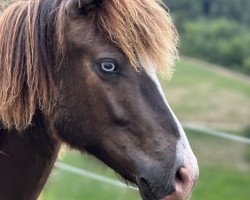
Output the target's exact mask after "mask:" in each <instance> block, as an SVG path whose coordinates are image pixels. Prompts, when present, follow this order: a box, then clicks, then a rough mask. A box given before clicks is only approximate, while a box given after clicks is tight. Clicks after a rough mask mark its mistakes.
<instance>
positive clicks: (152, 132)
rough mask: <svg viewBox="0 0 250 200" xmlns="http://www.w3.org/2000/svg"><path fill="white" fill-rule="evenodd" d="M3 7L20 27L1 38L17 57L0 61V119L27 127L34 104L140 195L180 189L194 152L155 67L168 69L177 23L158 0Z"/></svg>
mask: <svg viewBox="0 0 250 200" xmlns="http://www.w3.org/2000/svg"><path fill="white" fill-rule="evenodd" d="M37 2H38V3H37ZM32 6H33V7H32ZM33 8H34V10H32V9H33ZM12 11H13V12H12V14H10V15H7V17H5V18H3V19H5V20H6V23H7V22H8V23H10V22H11V23H12V24H15V26H16V27H20V28H18V29H16V31H15V32H14V33H13V37H16V40H14V39H13V38H12V37H10V36H8V37H7V36H6V39H5V41H4V40H1V42H2V43H4V44H5V42H6V41H10V42H8V44H10V45H12V47H13V49H15V48H16V47H15V44H18V45H19V46H21V47H25V48H24V50H23V49H21V48H20V49H16V50H15V51H13V52H14V53H13V58H16V57H18V58H19V59H13V60H14V61H13V66H14V67H12V71H9V70H8V69H7V68H1V69H2V70H1V71H3V74H6V75H5V76H4V79H3V78H2V79H1V82H2V83H3V84H2V87H3V88H7V89H6V90H5V91H8V92H7V93H4V91H3V90H1V93H0V98H1V105H0V111H1V118H2V122H3V124H4V125H5V126H7V127H8V126H14V127H16V128H19V129H22V128H26V126H27V125H28V124H29V123H31V120H32V117H33V114H34V113H35V111H36V109H40V110H41V111H42V113H43V115H44V117H45V118H46V119H47V122H49V124H50V129H51V130H53V131H54V134H56V135H57V138H60V140H62V141H64V142H65V143H67V144H69V145H70V146H71V147H73V148H76V149H78V150H80V151H82V152H88V153H90V154H92V155H94V156H96V157H97V158H98V159H100V160H101V161H103V162H104V163H105V164H107V165H108V166H109V167H111V168H112V169H114V170H115V171H116V172H117V173H119V174H120V175H121V176H122V177H123V178H125V179H126V180H128V181H130V182H132V183H134V184H136V185H138V187H139V190H140V193H141V196H142V198H143V199H144V200H158V199H166V200H182V199H184V200H186V199H188V198H189V196H190V195H191V192H192V189H193V187H194V184H195V182H196V180H197V177H198V165H197V161H196V158H195V156H194V154H193V152H192V150H191V148H190V145H189V143H188V140H187V138H186V136H185V133H184V131H183V128H182V126H181V125H180V123H179V121H178V120H177V118H176V116H175V115H174V113H173V111H172V110H171V108H170V106H169V105H168V103H167V101H166V99H165V97H164V95H163V92H162V89H161V86H160V84H159V81H158V79H157V76H156V70H157V69H160V71H161V72H164V73H165V74H167V75H170V74H171V71H172V66H173V63H174V61H175V60H176V58H177V57H178V55H177V54H178V53H177V43H178V37H177V34H176V30H175V28H174V25H173V24H172V21H171V18H170V16H169V14H168V12H167V11H166V10H165V9H164V7H163V6H162V4H161V3H160V2H159V1H155V0H131V1H128V0H63V1H62V0H54V1H52V0H43V1H34V2H33V3H29V4H27V3H24V2H22V3H20V4H18V5H17V6H16V7H12ZM15 13H21V14H18V15H17V14H15ZM17 19H18V20H19V21H18V20H17ZM27 19H28V20H27ZM9 21H10V22H9ZM15 21H17V22H15ZM5 27H7V26H3V25H2V28H1V30H0V31H1V32H3V33H6V32H9V31H10V30H11V28H10V27H9V28H8V29H7V28H5ZM5 29H6V30H5ZM4 31H5V32H4ZM8 38H9V39H8ZM13 41H16V43H15V42H13ZM30 43H33V45H30ZM55 46H57V47H58V48H54V47H55ZM7 47H8V46H7ZM4 48H5V46H4V45H3V46H2V47H1V48H0V52H4V51H6V49H4ZM7 49H8V48H7ZM58 52H59V53H58ZM1 55H2V57H1V60H2V63H3V64H6V65H7V64H9V63H10V62H9V60H8V59H6V58H5V57H4V54H3V53H1ZM34 57H35V58H34ZM46 63H47V64H46ZM48 63H49V65H48ZM21 64H22V65H21ZM20 65H21V66H22V67H20ZM26 65H27V66H28V67H25V66H26ZM55 66H56V67H55ZM15 73H19V75H18V76H16V75H15ZM20 74H22V75H20ZM12 83H15V84H12ZM13 85H16V88H15V87H13ZM20 86H23V88H22V90H20V89H18V87H20ZM8 88H9V89H8ZM19 96H20V98H21V100H20V98H19V101H18V100H17V99H18V97H19ZM18 102H19V103H18ZM48 102H49V103H48ZM52 102H53V103H52ZM4 103H5V104H4ZM6 105H8V106H6ZM16 105H19V106H16ZM32 105H33V106H32ZM48 105H49V106H48ZM15 106H16V107H15ZM4 107H5V108H6V107H7V109H3V108H4ZM48 107H49V108H48ZM18 113H19V114H18ZM20 116H21V117H20ZM24 116H25V117H24Z"/></svg>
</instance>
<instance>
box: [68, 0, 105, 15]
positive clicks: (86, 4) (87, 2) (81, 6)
mask: <svg viewBox="0 0 250 200" xmlns="http://www.w3.org/2000/svg"><path fill="white" fill-rule="evenodd" d="M100 2H101V0H68V1H67V3H66V12H67V13H68V14H69V16H71V17H74V18H75V17H79V16H87V15H88V14H89V13H90V12H91V11H93V10H94V9H95V8H96V7H97V6H98V5H99V4H100Z"/></svg>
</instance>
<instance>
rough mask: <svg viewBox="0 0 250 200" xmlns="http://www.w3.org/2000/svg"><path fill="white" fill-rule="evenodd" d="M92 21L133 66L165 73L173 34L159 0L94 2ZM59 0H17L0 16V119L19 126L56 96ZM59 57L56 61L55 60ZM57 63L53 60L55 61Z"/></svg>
mask: <svg viewBox="0 0 250 200" xmlns="http://www.w3.org/2000/svg"><path fill="white" fill-rule="evenodd" d="M100 1H101V4H102V5H101V6H97V8H96V9H95V15H94V20H93V22H94V23H96V24H95V25H96V26H97V28H99V29H100V30H101V31H102V32H103V33H104V34H106V36H107V37H108V38H109V39H110V40H111V41H113V42H114V44H116V45H117V46H118V47H119V48H120V49H121V50H122V51H123V52H124V54H125V55H126V56H127V57H128V59H129V60H130V62H131V64H132V65H133V66H134V67H135V68H136V69H138V68H141V67H144V66H142V65H140V63H139V61H138V55H139V56H140V59H141V60H143V61H144V62H145V63H147V61H149V60H150V61H153V63H154V64H155V66H157V68H159V69H160V70H161V71H162V72H163V73H164V74H166V75H167V76H170V74H171V72H172V71H173V70H172V69H173V64H174V63H175V60H176V59H177V58H178V50H177V45H178V36H177V32H176V30H175V27H174V25H173V23H172V20H171V18H170V16H169V14H168V13H167V11H166V10H165V9H164V8H163V6H162V5H163V4H162V3H161V1H160V0H133V1H128V0H96V2H97V4H99V3H98V2H100ZM65 7H66V1H65V0H28V1H20V2H19V1H18V2H16V3H14V4H12V5H11V6H10V7H8V8H7V9H6V10H5V11H4V13H3V14H2V15H1V17H0V71H1V75H0V123H1V122H2V124H3V126H4V127H5V128H7V129H11V128H15V129H17V130H23V129H25V128H26V127H28V126H29V125H30V124H31V123H32V119H33V117H34V114H35V111H36V109H38V108H39V109H40V110H42V111H43V112H48V111H49V110H50V108H51V106H52V104H53V100H54V99H55V97H56V87H55V84H54V80H53V72H54V71H55V70H56V68H57V67H59V66H57V65H58V63H59V64H60V63H61V59H62V57H63V56H64V54H65V51H66V44H67V42H66V41H65V37H64V36H65V34H64V33H65V32H64V30H65V23H66V20H65V16H66V12H65ZM59 60H60V61H59ZM58 61H59V62H58Z"/></svg>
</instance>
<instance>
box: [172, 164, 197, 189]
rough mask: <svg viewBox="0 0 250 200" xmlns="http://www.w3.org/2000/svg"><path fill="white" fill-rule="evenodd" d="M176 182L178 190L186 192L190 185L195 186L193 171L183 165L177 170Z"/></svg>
mask: <svg viewBox="0 0 250 200" xmlns="http://www.w3.org/2000/svg"><path fill="white" fill-rule="evenodd" d="M175 184H176V191H177V192H184V191H186V190H188V189H190V187H193V185H194V184H193V181H192V178H191V173H190V171H189V170H188V169H187V168H185V167H181V168H180V169H178V170H177V172H176V174H175Z"/></svg>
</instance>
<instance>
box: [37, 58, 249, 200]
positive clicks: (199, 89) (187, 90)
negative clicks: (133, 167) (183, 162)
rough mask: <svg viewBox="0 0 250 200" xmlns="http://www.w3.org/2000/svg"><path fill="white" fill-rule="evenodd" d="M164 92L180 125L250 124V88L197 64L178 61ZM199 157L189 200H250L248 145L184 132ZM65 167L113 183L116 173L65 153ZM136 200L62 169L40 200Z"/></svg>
mask: <svg viewBox="0 0 250 200" xmlns="http://www.w3.org/2000/svg"><path fill="white" fill-rule="evenodd" d="M161 83H162V85H163V90H164V92H165V94H166V96H167V99H168V101H169V102H170V104H171V105H172V108H173V110H174V112H175V113H176V114H177V116H178V118H180V119H181V121H185V122H195V123H198V124H202V125H204V126H208V127H211V128H217V129H222V130H227V131H230V132H234V133H237V134H241V131H242V130H243V129H244V128H245V127H247V126H249V124H250V89H249V88H250V85H249V84H247V83H244V82H243V81H240V80H238V79H233V78H229V77H227V76H224V75H222V74H219V73H217V72H216V71H213V70H211V69H209V68H204V67H202V66H199V65H198V64H192V63H189V62H186V61H180V62H179V63H178V65H177V69H176V73H175V75H174V77H173V79H172V80H171V81H169V82H167V81H165V80H161ZM186 131H187V135H188V137H189V140H190V143H191V146H192V148H193V150H194V152H195V154H196V156H197V158H198V161H199V166H200V179H199V182H198V184H197V186H196V188H195V190H194V192H193V196H192V200H249V198H250V189H249V187H250V173H249V172H250V161H249V155H250V154H249V149H250V146H249V145H248V146H247V145H243V144H240V143H237V142H230V141H227V140H223V139H219V138H215V137H211V136H208V135H201V134H199V133H197V132H194V131H191V130H186ZM63 162H66V163H69V164H70V165H74V166H77V167H80V168H83V169H86V170H90V171H92V172H96V173H99V174H102V175H105V176H108V177H111V178H117V177H116V175H115V173H114V172H113V171H112V170H110V169H109V168H107V167H105V166H104V165H100V163H99V162H98V161H97V160H95V159H94V158H92V157H90V156H87V155H80V154H79V153H76V152H70V153H67V155H66V156H65V158H64V159H63ZM89 199H91V200H107V199H112V200H139V199H140V196H139V194H138V192H136V191H132V190H130V189H121V188H117V187H114V186H110V185H107V184H104V183H100V182H98V181H93V180H90V179H88V178H83V177H80V176H77V175H74V174H70V173H68V172H64V171H62V170H55V171H54V172H53V173H52V176H51V178H50V180H49V182H48V184H47V186H46V188H45V189H44V192H43V196H42V200H89Z"/></svg>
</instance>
